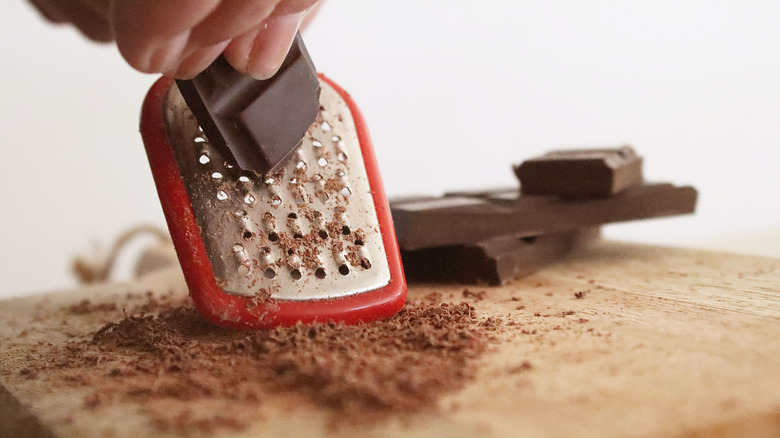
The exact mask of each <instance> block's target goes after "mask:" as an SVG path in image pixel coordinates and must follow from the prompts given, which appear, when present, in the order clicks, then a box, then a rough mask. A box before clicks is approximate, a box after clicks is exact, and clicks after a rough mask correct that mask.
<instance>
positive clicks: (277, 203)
mask: <svg viewBox="0 0 780 438" xmlns="http://www.w3.org/2000/svg"><path fill="white" fill-rule="evenodd" d="M271 205H273V206H274V207H278V206H280V205H282V198H280V197H278V196H274V199H273V200H271Z"/></svg>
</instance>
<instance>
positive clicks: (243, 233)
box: [166, 82, 390, 300]
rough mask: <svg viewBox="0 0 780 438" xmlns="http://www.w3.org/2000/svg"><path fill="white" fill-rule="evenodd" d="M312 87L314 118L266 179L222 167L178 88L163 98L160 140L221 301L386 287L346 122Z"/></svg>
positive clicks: (328, 90) (343, 112)
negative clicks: (172, 161) (316, 106)
mask: <svg viewBox="0 0 780 438" xmlns="http://www.w3.org/2000/svg"><path fill="white" fill-rule="evenodd" d="M321 86H322V94H321V96H320V105H321V106H320V112H319V115H318V116H317V120H316V121H315V123H314V124H313V125H312V126H311V128H309V132H308V133H307V135H306V136H305V137H304V138H303V140H302V142H301V145H300V146H299V149H298V150H297V151H296V154H295V156H294V158H293V159H292V160H291V161H290V163H288V164H287V166H286V167H285V168H283V169H282V170H281V171H279V172H277V173H275V174H272V175H266V176H260V175H258V174H255V173H252V172H245V171H241V170H239V169H237V168H234V167H231V166H230V165H229V164H228V163H226V162H225V160H224V158H223V157H222V156H221V155H220V154H219V152H217V151H216V150H215V149H214V148H212V147H211V146H210V144H209V142H208V139H207V138H206V137H205V135H204V134H203V132H202V131H201V130H200V128H199V126H198V123H197V121H196V120H195V117H194V116H193V115H192V113H191V112H190V111H189V109H188V108H187V106H186V104H185V103H184V100H183V98H182V97H181V94H180V93H179V91H178V89H177V88H175V87H173V88H171V91H170V92H169V93H168V98H167V104H166V118H167V122H168V130H169V137H170V138H171V142H172V147H173V149H174V153H175V155H176V159H177V161H178V165H179V169H180V171H181V173H182V178H183V180H184V184H185V186H186V188H187V193H188V195H189V197H190V201H191V204H192V207H193V211H194V213H195V217H196V219H197V221H198V225H199V226H200V229H201V238H202V239H203V243H204V245H205V247H206V251H207V253H208V255H209V260H210V261H211V266H212V268H213V271H214V274H215V277H216V279H217V284H219V285H220V287H221V288H222V289H223V290H224V291H225V292H227V293H230V294H234V295H241V296H257V297H262V298H267V297H272V298H276V299H284V300H311V299H327V298H335V297H341V296H347V295H352V294H357V293H361V292H365V291H368V290H374V289H377V288H379V287H382V286H384V285H386V284H388V283H389V281H390V270H389V266H388V263H387V257H386V255H385V249H384V245H383V243H382V237H381V234H380V229H379V223H378V220H377V216H376V211H375V209H374V203H373V199H372V197H371V192H370V187H369V183H368V176H367V174H366V170H365V165H364V163H363V157H362V153H361V150H360V145H359V143H358V139H357V134H356V132H355V126H354V121H353V119H352V115H351V113H350V111H349V108H348V107H347V105H346V103H345V102H344V101H343V99H341V97H340V96H339V95H338V93H337V92H336V91H335V90H334V89H333V88H332V87H330V86H329V85H328V84H326V83H324V82H323V83H321Z"/></svg>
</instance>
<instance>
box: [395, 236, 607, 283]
mask: <svg viewBox="0 0 780 438" xmlns="http://www.w3.org/2000/svg"><path fill="white" fill-rule="evenodd" d="M598 236H599V228H598V227H593V228H586V229H583V230H572V231H562V232H558V233H550V234H543V235H539V236H516V235H511V236H499V237H495V238H492V239H487V240H484V241H481V242H478V243H476V244H474V245H454V246H439V247H433V248H424V249H418V250H414V251H403V252H402V253H401V259H402V260H403V265H404V273H405V274H406V279H407V280H408V281H418V282H443V283H463V284H474V283H479V284H483V283H484V284H488V285H491V286H498V285H501V284H505V283H508V282H510V281H512V280H515V279H518V278H522V277H525V276H528V275H530V274H533V273H534V272H536V271H538V270H539V269H541V268H543V267H544V266H547V265H549V264H551V263H554V262H556V261H558V260H561V259H562V258H563V257H565V256H566V255H568V254H569V253H570V252H571V251H573V250H574V249H576V248H578V247H581V246H582V245H583V244H585V243H587V242H589V241H591V240H593V239H596V238H598Z"/></svg>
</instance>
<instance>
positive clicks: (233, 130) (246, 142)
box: [176, 34, 320, 174]
mask: <svg viewBox="0 0 780 438" xmlns="http://www.w3.org/2000/svg"><path fill="white" fill-rule="evenodd" d="M176 84H177V85H178V87H179V90H180V91H181V94H182V96H184V100H185V101H186V102H187V106H189V107H190V109H191V110H192V112H193V114H195V117H196V118H197V119H198V123H200V126H201V128H202V129H203V132H204V133H205V134H206V136H207V137H208V139H209V141H210V142H211V144H212V145H213V146H214V147H216V148H218V149H219V150H220V151H221V152H222V155H223V156H225V157H228V158H229V159H231V160H232V161H234V163H232V164H234V165H237V166H238V167H240V168H241V169H244V170H251V171H254V172H257V173H260V174H265V173H268V172H272V171H274V170H276V169H278V168H279V167H281V165H282V164H283V163H286V162H287V160H288V159H289V158H290V156H291V155H292V153H293V152H294V151H295V148H296V146H298V144H300V142H301V139H302V138H303V136H304V135H306V131H308V129H309V126H311V124H312V123H313V122H314V119H315V118H316V117H317V114H318V112H319V108H320V82H319V79H318V78H317V72H316V70H315V69H314V64H312V62H311V59H310V58H309V54H308V52H307V51H306V47H305V46H304V45H303V40H302V39H301V36H300V34H298V35H296V37H295V40H294V41H293V44H292V47H291V48H290V52H289V53H288V54H287V58H286V59H285V60H284V63H283V64H282V66H281V67H280V68H279V71H278V72H277V73H276V74H275V75H274V76H273V77H272V78H270V79H267V80H263V81H259V80H257V79H254V78H253V77H251V76H249V75H245V74H242V73H239V72H237V71H236V70H234V69H233V67H231V66H230V64H228V62H227V60H226V59H225V58H224V57H223V56H220V57H219V58H217V60H216V61H214V63H212V64H211V65H210V66H209V67H208V68H207V69H206V70H205V71H204V72H203V73H201V74H199V75H198V76H196V77H195V78H193V79H191V80H178V81H176Z"/></svg>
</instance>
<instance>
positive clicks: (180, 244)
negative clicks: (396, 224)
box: [141, 74, 406, 330]
mask: <svg viewBox="0 0 780 438" xmlns="http://www.w3.org/2000/svg"><path fill="white" fill-rule="evenodd" d="M320 79H321V80H323V81H325V82H326V83H328V84H329V85H330V86H332V87H333V88H334V89H335V90H336V92H338V94H339V95H340V96H341V97H342V98H343V99H344V100H345V101H346V103H347V105H348V107H349V110H350V111H351V113H352V117H353V119H354V121H355V128H356V130H357V136H358V140H359V142H360V148H361V151H362V153H363V161H364V163H365V166H366V172H367V174H368V179H369V185H370V187H371V193H372V197H373V200H374V206H375V208H376V214H377V218H378V219H379V227H380V230H381V234H382V241H383V243H384V246H385V252H386V254H387V261H388V264H389V266H390V283H389V284H387V285H386V286H384V287H382V288H379V289H376V290H373V291H368V292H363V293H359V294H355V295H351V296H347V297H341V298H332V299H325V300H308V301H291V300H273V299H271V300H267V301H264V302H259V303H256V302H253V301H252V300H251V299H250V298H245V297H239V296H235V295H230V294H227V293H225V292H224V291H223V290H222V289H221V288H220V287H219V286H218V285H217V281H216V278H215V277H214V273H213V271H212V268H211V263H210V262H209V259H208V255H207V253H206V248H205V246H204V244H203V240H202V239H201V233H200V228H199V227H198V224H197V221H196V220H195V215H194V213H193V210H192V206H191V205H190V200H189V197H188V196H187V191H186V189H185V186H184V182H183V180H182V178H181V174H180V172H179V168H178V166H177V164H176V159H175V157H174V153H173V149H172V148H171V144H170V141H169V139H168V130H167V128H166V124H165V115H164V102H165V99H166V95H167V93H168V90H169V89H170V88H171V86H172V85H173V83H174V81H173V80H172V79H169V78H165V77H162V78H160V79H159V80H157V82H155V84H154V85H153V86H152V88H151V89H150V90H149V92H148V93H147V95H146V99H145V100H144V103H143V107H142V111H141V137H142V138H143V141H144V147H145V148H146V154H147V156H148V159H149V165H150V166H151V169H152V175H153V176H154V182H155V185H156V186H157V193H158V196H159V197H160V203H161V204H162V208H163V212H164V214H165V219H166V221H167V223H168V229H169V230H170V233H171V238H172V239H173V244H174V246H175V247H176V253H177V256H178V258H179V263H180V264H181V268H182V271H183V272H184V277H185V279H186V281H187V286H188V287H189V290H190V296H191V297H192V300H193V302H194V304H195V308H196V309H197V310H198V312H199V313H200V314H201V316H203V317H204V318H205V319H206V320H208V321H209V322H211V323H212V324H214V325H218V326H221V327H227V328H232V329H244V330H252V329H263V328H270V327H274V326H279V325H294V324H296V323H298V322H303V323H315V322H326V321H339V322H344V323H346V324H358V323H361V322H369V321H373V320H377V319H382V318H386V317H389V316H391V315H393V314H395V313H396V312H397V311H398V310H400V309H401V307H403V305H404V303H405V301H406V280H405V279H404V274H403V268H402V265H401V256H400V252H399V250H398V242H397V241H396V237H395V229H394V228H393V220H392V217H391V216H390V206H389V205H388V202H387V197H386V196H385V192H384V188H383V186H382V181H381V179H380V176H379V167H378V165H377V161H376V156H375V155H374V150H373V148H372V146H371V139H370V138H369V135H368V129H367V128H366V123H365V120H364V119H363V116H362V115H361V114H360V110H359V109H358V107H357V105H356V104H355V102H354V101H353V100H352V98H351V97H350V95H349V94H348V93H347V92H346V91H344V90H343V89H342V88H341V87H339V86H338V85H336V84H335V83H334V82H333V81H331V80H330V79H328V78H327V77H325V76H324V75H322V74H320Z"/></svg>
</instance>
